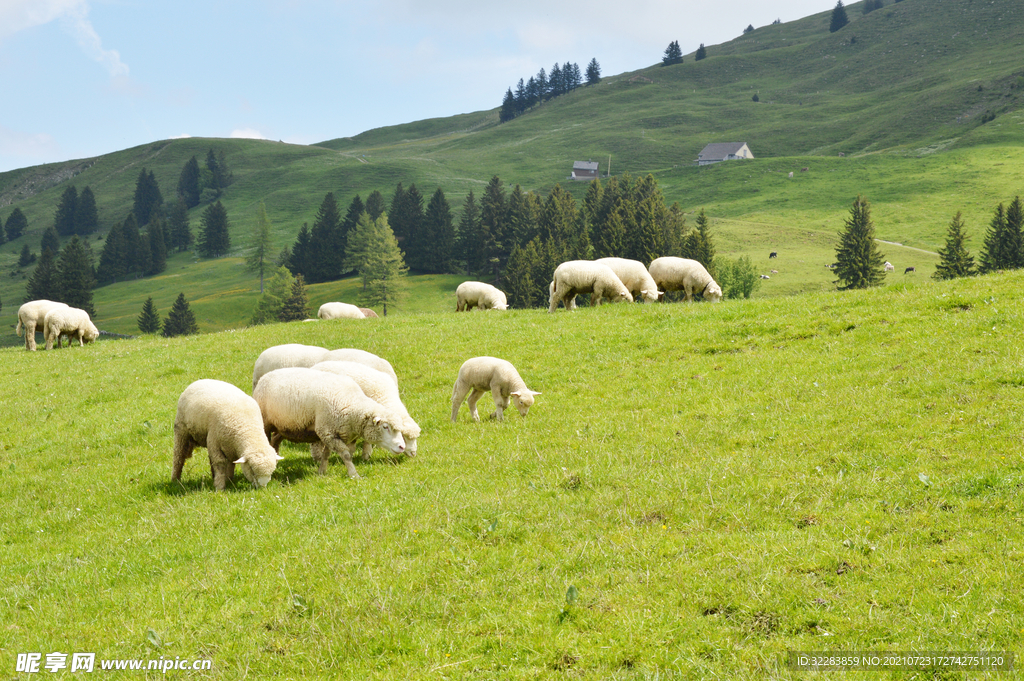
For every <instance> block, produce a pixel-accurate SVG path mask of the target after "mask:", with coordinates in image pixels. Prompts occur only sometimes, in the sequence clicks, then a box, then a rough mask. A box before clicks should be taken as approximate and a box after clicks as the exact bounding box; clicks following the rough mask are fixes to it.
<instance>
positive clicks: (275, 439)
mask: <svg viewBox="0 0 1024 681" xmlns="http://www.w3.org/2000/svg"><path fill="white" fill-rule="evenodd" d="M266 432H267V441H269V442H270V446H271V447H273V448H274V451H275V452H277V453H279V454H280V453H281V440H283V439H284V436H283V435H281V433H275V432H274V431H273V430H269V429H268V430H267V431H266Z"/></svg>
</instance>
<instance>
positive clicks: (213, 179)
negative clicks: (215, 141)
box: [205, 148, 225, 197]
mask: <svg viewBox="0 0 1024 681" xmlns="http://www.w3.org/2000/svg"><path fill="white" fill-rule="evenodd" d="M205 165H206V188H208V189H210V190H212V192H213V194H214V196H217V197H219V196H220V194H221V189H223V188H224V187H225V185H224V173H223V171H222V170H221V167H220V162H219V160H218V158H217V154H215V153H214V152H213V149H212V148H211V149H210V150H209V151H207V152H206V163H205Z"/></svg>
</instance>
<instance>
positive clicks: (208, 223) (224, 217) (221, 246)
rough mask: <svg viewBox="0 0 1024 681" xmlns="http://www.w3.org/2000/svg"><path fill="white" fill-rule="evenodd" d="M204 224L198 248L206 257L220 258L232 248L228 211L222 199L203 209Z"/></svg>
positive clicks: (200, 232) (200, 253)
mask: <svg viewBox="0 0 1024 681" xmlns="http://www.w3.org/2000/svg"><path fill="white" fill-rule="evenodd" d="M202 221H203V225H202V227H200V228H199V240H198V244H197V246H198V250H199V255H201V256H203V257H204V258H220V257H222V256H225V255H227V253H228V251H229V250H231V237H230V236H229V235H228V212H227V210H226V209H225V208H224V206H223V204H221V202H220V201H218V202H217V203H214V204H212V205H210V206H207V208H206V210H205V211H203V217H202Z"/></svg>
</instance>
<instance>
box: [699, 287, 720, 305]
mask: <svg viewBox="0 0 1024 681" xmlns="http://www.w3.org/2000/svg"><path fill="white" fill-rule="evenodd" d="M703 297H704V300H706V301H708V302H709V303H720V302H722V287H721V286H719V285H718V284H716V283H715V282H711V283H710V284H708V287H707V288H706V289H705V290H704V295H703Z"/></svg>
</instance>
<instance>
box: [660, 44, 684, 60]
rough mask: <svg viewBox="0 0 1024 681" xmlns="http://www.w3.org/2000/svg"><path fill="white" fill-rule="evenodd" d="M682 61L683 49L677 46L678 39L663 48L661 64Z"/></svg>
mask: <svg viewBox="0 0 1024 681" xmlns="http://www.w3.org/2000/svg"><path fill="white" fill-rule="evenodd" d="M682 63H683V50H682V48H681V47H679V41H678V40H673V41H672V42H670V43H669V44H668V47H666V48H665V56H663V57H662V58H661V65H662V66H671V65H672V64H682Z"/></svg>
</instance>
